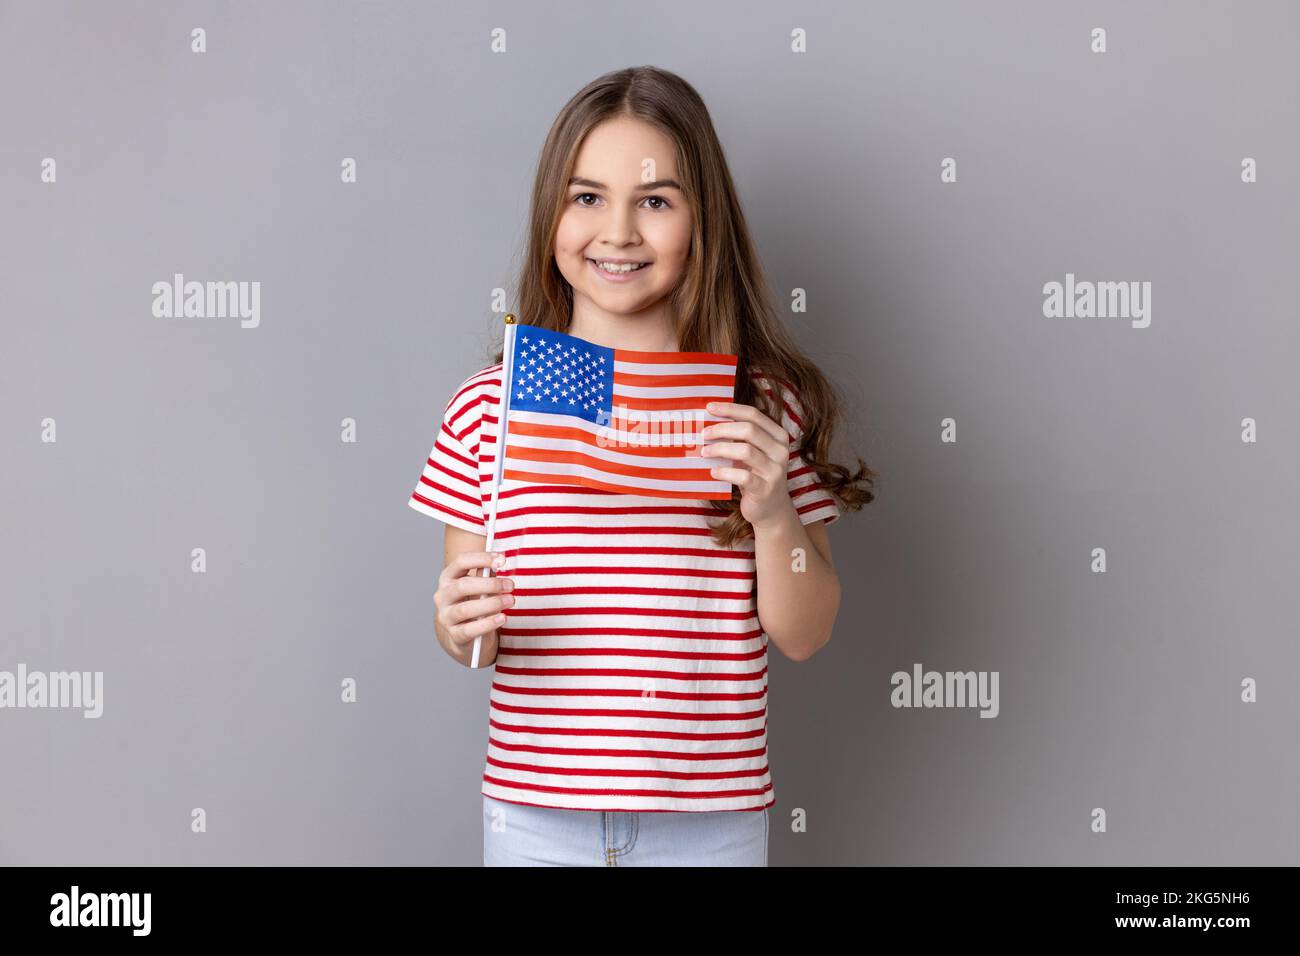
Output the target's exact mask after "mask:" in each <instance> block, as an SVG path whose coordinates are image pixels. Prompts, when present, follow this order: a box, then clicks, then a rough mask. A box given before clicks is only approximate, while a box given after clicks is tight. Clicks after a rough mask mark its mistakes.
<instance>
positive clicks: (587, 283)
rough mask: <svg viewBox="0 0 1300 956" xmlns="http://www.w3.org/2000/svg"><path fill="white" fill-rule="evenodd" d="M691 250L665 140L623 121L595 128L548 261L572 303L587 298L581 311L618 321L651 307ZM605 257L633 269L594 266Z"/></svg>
mask: <svg viewBox="0 0 1300 956" xmlns="http://www.w3.org/2000/svg"><path fill="white" fill-rule="evenodd" d="M690 244H691V211H690V209H689V208H688V207H687V205H686V200H685V197H684V195H683V194H682V191H681V188H680V187H679V186H678V185H677V160H676V156H675V151H674V149H673V143H672V140H670V139H669V138H668V137H667V136H665V135H664V134H663V133H661V132H660V131H659V130H657V129H655V128H654V127H653V126H651V125H649V124H648V123H645V122H643V121H641V120H638V119H633V118H632V117H628V116H620V117H617V118H615V119H610V120H606V121H605V122H603V123H601V124H599V125H597V126H595V127H594V128H593V129H592V130H591V131H590V132H589V133H588V134H587V137H586V139H585V140H583V143H582V145H581V146H580V147H579V148H578V156H577V161H576V162H575V164H574V167H573V179H572V181H571V182H570V183H569V186H568V189H567V192H566V197H565V206H564V211H563V213H561V216H560V224H559V228H558V230H557V231H556V234H555V262H556V265H557V266H559V269H560V273H561V274H562V275H563V276H564V278H565V279H567V280H568V282H569V284H570V285H571V286H573V294H574V298H575V305H576V300H577V299H579V298H586V299H587V300H589V303H588V307H591V306H594V307H595V308H596V309H599V310H603V311H605V312H610V313H616V314H620V315H628V314H631V313H636V312H640V311H642V310H644V309H646V308H648V307H649V306H652V305H654V304H655V303H656V302H658V301H659V300H660V299H662V298H663V297H664V296H666V295H668V293H669V292H671V291H672V290H673V288H674V286H676V284H677V282H678V280H679V279H680V278H681V276H682V273H683V270H684V269H685V266H686V258H687V252H688V250H689V249H690ZM609 259H613V260H627V261H628V262H631V263H632V264H633V268H634V269H635V271H633V272H618V273H610V272H607V271H604V270H602V269H601V267H600V266H598V265H597V264H596V263H597V261H599V260H609ZM623 268H626V267H623Z"/></svg>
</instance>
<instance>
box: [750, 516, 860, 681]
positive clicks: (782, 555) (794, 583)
mask: <svg viewBox="0 0 1300 956" xmlns="http://www.w3.org/2000/svg"><path fill="white" fill-rule="evenodd" d="M754 564H755V569H756V574H757V576H758V620H759V622H760V623H761V624H762V625H763V630H765V631H766V632H767V636H768V637H769V638H770V639H771V641H772V643H773V644H775V645H776V646H777V647H779V648H780V649H781V653H783V654H784V655H785V656H786V657H788V658H790V659H791V660H796V661H806V660H807V659H808V658H810V657H812V655H813V654H815V653H816V652H817V651H818V650H820V649H821V648H822V646H823V645H825V644H826V642H827V641H829V640H830V639H831V629H832V628H833V627H834V626H835V615H836V614H837V613H839V609H840V578H839V575H838V574H836V572H835V567H834V565H832V564H831V543H830V536H829V535H828V534H827V533H826V522H824V521H814V522H812V523H811V524H807V525H804V524H800V522H799V514H798V512H796V511H795V509H794V505H793V503H791V505H790V511H789V513H788V514H784V515H781V516H780V517H779V518H778V519H776V520H774V521H773V522H772V523H771V524H768V525H755V526H754Z"/></svg>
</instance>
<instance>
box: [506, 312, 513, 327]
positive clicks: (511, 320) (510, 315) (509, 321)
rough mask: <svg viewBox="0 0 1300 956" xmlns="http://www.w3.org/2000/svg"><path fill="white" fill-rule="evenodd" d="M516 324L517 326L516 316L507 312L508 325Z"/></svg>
mask: <svg viewBox="0 0 1300 956" xmlns="http://www.w3.org/2000/svg"><path fill="white" fill-rule="evenodd" d="M514 324H515V314H514V313H513V312H507V313H506V325H514Z"/></svg>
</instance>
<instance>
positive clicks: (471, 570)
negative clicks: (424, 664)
mask: <svg viewBox="0 0 1300 956" xmlns="http://www.w3.org/2000/svg"><path fill="white" fill-rule="evenodd" d="M494 562H495V563H494ZM503 564H505V555H503V554H501V553H500V552H499V551H498V552H489V551H462V552H461V553H460V554H458V555H456V557H455V558H453V559H452V561H451V563H450V564H448V565H447V566H446V567H445V568H443V569H442V574H440V575H439V576H438V590H437V591H436V592H434V595H433V602H434V604H436V605H437V606H438V615H437V617H436V618H435V619H434V631H435V632H436V634H437V635H438V643H439V644H441V645H442V649H443V650H444V651H446V652H447V654H448V655H450V656H451V657H452V659H454V660H456V661H458V662H459V663H461V664H464V665H465V666H466V667H468V666H469V664H470V658H471V657H472V655H473V653H474V639H475V638H476V637H482V638H483V645H482V647H480V648H479V666H480V667H484V666H486V665H488V664H491V663H492V662H493V661H495V660H496V657H497V629H498V628H499V627H500V626H501V625H502V624H504V623H505V620H506V616H505V613H504V611H505V609H506V608H508V607H510V606H511V605H513V604H514V602H515V599H514V595H512V594H511V593H510V592H511V591H512V590H514V586H515V582H514V579H513V578H508V577H505V578H503V577H501V575H500V569H501V566H502V565H503ZM488 567H492V568H493V569H494V570H495V571H496V572H497V573H496V574H494V575H493V576H492V577H482V576H480V575H479V574H478V573H477V571H478V569H480V568H488Z"/></svg>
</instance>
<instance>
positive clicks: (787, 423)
mask: <svg viewBox="0 0 1300 956" xmlns="http://www.w3.org/2000/svg"><path fill="white" fill-rule="evenodd" d="M758 386H759V387H760V388H762V389H763V390H764V391H767V392H768V394H769V395H770V394H771V391H770V388H771V386H770V384H769V383H768V380H767V379H761V378H760V379H759V380H758ZM780 401H781V427H782V428H784V429H785V431H786V434H787V435H789V436H790V462H789V464H788V465H787V466H786V470H785V484H786V488H787V490H788V491H789V492H790V500H791V501H793V502H794V507H795V511H796V512H798V514H799V521H800V522H801V523H802V524H812V523H813V522H814V521H822V520H824V521H825V522H826V523H827V524H832V523H833V522H835V521H838V520H839V518H840V515H841V514H842V513H843V511H842V510H841V508H840V504H839V501H838V500H837V499H836V498H835V496H834V495H832V494H831V493H830V492H829V491H827V490H826V489H825V488H824V487H823V486H822V484H821V481H820V479H819V478H818V477H817V472H816V471H815V470H814V469H813V467H812V466H811V465H809V464H808V463H807V462H805V461H804V460H803V458H802V457H801V456H800V455H799V454H798V452H797V449H798V447H799V442H800V441H801V440H802V439H803V409H802V408H801V407H800V405H799V400H798V397H797V396H796V395H795V393H794V392H793V391H791V389H790V388H788V387H786V386H785V385H782V386H781V399H780Z"/></svg>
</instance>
